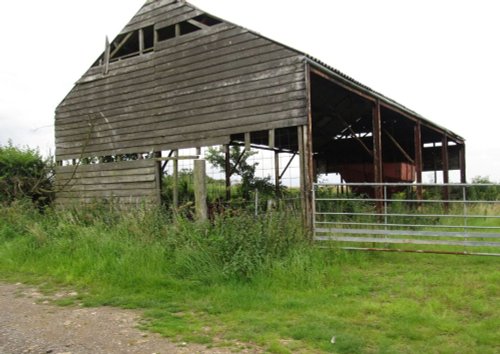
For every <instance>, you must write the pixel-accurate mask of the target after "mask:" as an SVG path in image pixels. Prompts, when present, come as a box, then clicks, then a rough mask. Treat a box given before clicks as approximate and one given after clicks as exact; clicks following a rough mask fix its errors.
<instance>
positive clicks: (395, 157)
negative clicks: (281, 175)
mask: <svg viewBox="0 0 500 354" xmlns="http://www.w3.org/2000/svg"><path fill="white" fill-rule="evenodd" d="M353 82H354V81H353V80H352V79H350V78H342V77H340V78H339V77H337V74H336V73H334V72H333V73H332V72H328V71H327V70H320V69H318V68H312V69H311V71H310V73H309V98H310V100H309V102H310V106H311V107H310V112H311V116H310V120H311V125H312V130H311V131H310V133H309V134H310V140H311V141H312V155H313V178H314V179H316V178H317V176H318V175H322V174H332V173H334V174H339V175H340V177H341V179H342V180H343V181H345V182H348V183H363V182H370V183H373V182H375V183H377V182H380V183H382V182H384V183H399V182H401V183H403V182H404V183H408V182H422V173H423V172H436V171H441V173H442V174H441V176H442V182H443V183H448V182H449V171H452V170H459V171H460V182H462V183H465V182H466V174H465V141H464V139H463V138H461V137H460V136H458V135H456V134H454V133H453V132H451V131H449V130H447V129H445V128H443V127H440V126H438V125H436V124H434V123H432V122H431V121H429V120H427V119H425V118H423V117H421V116H420V115H418V114H417V113H415V112H413V111H411V110H409V109H407V108H406V107H404V106H401V105H400V104H398V103H396V102H394V101H392V100H390V99H388V98H386V97H385V96H382V95H380V94H378V93H376V92H375V91H373V90H371V89H369V88H368V87H366V86H363V85H362V84H359V83H356V82H354V83H355V85H352V83H353ZM231 142H232V144H240V145H244V144H246V145H251V146H252V147H256V148H261V149H272V150H275V151H276V152H277V153H280V152H287V153H297V154H298V153H299V139H298V134H297V129H296V128H295V127H288V128H282V129H276V130H275V131H272V132H268V131H259V132H252V133H250V134H248V135H247V136H245V135H244V134H236V135H233V136H231ZM377 171H378V172H377Z"/></svg>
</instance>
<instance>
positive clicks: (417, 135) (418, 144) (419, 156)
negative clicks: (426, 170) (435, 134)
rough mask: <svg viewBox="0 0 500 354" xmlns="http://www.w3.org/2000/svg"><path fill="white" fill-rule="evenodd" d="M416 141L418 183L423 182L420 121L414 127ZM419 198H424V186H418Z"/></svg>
mask: <svg viewBox="0 0 500 354" xmlns="http://www.w3.org/2000/svg"><path fill="white" fill-rule="evenodd" d="M413 129H414V130H413V133H414V134H413V136H414V143H415V175H416V181H417V183H422V170H423V166H422V126H421V125H420V123H419V122H417V124H416V125H415V127H414V128H413ZM417 199H418V200H422V199H423V194H422V186H417Z"/></svg>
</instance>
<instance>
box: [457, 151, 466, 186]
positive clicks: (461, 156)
mask: <svg viewBox="0 0 500 354" xmlns="http://www.w3.org/2000/svg"><path fill="white" fill-rule="evenodd" d="M465 160H466V159H465V143H464V144H462V145H460V151H459V163H460V183H467V174H466V170H465V167H466V162H465Z"/></svg>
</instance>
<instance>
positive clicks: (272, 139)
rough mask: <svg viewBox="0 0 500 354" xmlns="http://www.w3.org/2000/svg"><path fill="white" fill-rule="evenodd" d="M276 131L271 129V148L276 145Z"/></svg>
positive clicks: (269, 138) (269, 144)
mask: <svg viewBox="0 0 500 354" xmlns="http://www.w3.org/2000/svg"><path fill="white" fill-rule="evenodd" d="M275 136H276V131H275V130H274V129H271V130H269V137H268V140H269V143H268V146H269V147H270V148H271V149H274V148H275V147H276V138H275Z"/></svg>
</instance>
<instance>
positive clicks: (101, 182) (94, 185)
mask: <svg viewBox="0 0 500 354" xmlns="http://www.w3.org/2000/svg"><path fill="white" fill-rule="evenodd" d="M157 168H158V162H156V161H155V160H152V159H150V160H136V161H123V162H113V163H101V164H94V165H81V166H60V167H57V168H56V190H57V194H56V203H57V204H59V205H71V204H74V203H91V202H94V201H96V200H102V199H108V200H110V201H113V202H115V203H118V204H120V205H124V204H134V205H140V204H143V203H146V204H156V203H158V202H159V188H158V186H157V181H156V173H157ZM75 169H76V171H75Z"/></svg>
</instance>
